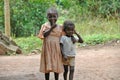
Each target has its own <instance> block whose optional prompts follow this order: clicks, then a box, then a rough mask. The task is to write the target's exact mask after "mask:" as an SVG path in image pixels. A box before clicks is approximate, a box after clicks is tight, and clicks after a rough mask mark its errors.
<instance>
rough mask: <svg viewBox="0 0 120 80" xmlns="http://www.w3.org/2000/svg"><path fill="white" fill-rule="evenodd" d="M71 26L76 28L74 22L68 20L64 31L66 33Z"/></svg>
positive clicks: (64, 24) (64, 25) (65, 22)
mask: <svg viewBox="0 0 120 80" xmlns="http://www.w3.org/2000/svg"><path fill="white" fill-rule="evenodd" d="M71 26H72V27H74V28H75V24H74V23H73V22H72V21H70V20H66V21H64V23H63V30H64V31H65V30H66V29H67V28H69V27H71Z"/></svg>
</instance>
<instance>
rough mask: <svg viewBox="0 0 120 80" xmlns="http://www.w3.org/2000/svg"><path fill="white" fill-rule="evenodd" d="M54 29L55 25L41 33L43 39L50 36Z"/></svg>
mask: <svg viewBox="0 0 120 80" xmlns="http://www.w3.org/2000/svg"><path fill="white" fill-rule="evenodd" d="M55 27H56V24H55V25H53V26H52V27H51V28H50V29H49V30H48V31H45V32H44V33H43V35H44V37H47V36H48V35H49V34H50V32H51V31H52V30H53V29H54V28H55Z"/></svg>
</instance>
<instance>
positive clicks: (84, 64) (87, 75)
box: [0, 45, 120, 80]
mask: <svg viewBox="0 0 120 80" xmlns="http://www.w3.org/2000/svg"><path fill="white" fill-rule="evenodd" d="M77 52H78V53H77V55H76V66H75V75H74V76H75V77H74V80H120V45H117V46H111V45H110V46H95V47H86V48H78V49H77ZM39 59H40V55H32V56H0V80H44V74H43V73H40V72H39ZM50 80H54V77H53V73H51V76H50ZM60 80H63V77H62V74H60Z"/></svg>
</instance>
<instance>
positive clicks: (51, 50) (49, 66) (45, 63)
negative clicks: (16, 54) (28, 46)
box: [38, 8, 64, 80]
mask: <svg viewBox="0 0 120 80" xmlns="http://www.w3.org/2000/svg"><path fill="white" fill-rule="evenodd" d="M47 19H48V21H49V22H46V23H44V24H43V25H42V27H41V30H40V33H39V35H38V37H39V38H40V39H42V40H43V47H42V54H41V64H40V71H41V72H43V73H45V80H49V75H50V72H54V76H55V80H58V78H59V73H61V72H63V71H64V69H63V64H62V55H61V50H60V44H59V40H60V37H61V35H62V27H61V26H59V25H57V24H56V21H57V19H58V12H57V10H56V9H55V8H50V9H48V11H47Z"/></svg>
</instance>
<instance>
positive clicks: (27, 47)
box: [15, 36, 42, 54]
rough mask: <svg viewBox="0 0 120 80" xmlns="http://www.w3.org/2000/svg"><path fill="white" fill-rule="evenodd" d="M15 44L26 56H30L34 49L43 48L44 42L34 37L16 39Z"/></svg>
mask: <svg viewBox="0 0 120 80" xmlns="http://www.w3.org/2000/svg"><path fill="white" fill-rule="evenodd" d="M15 42H16V43H17V44H18V45H19V46H20V47H21V49H22V51H23V53H24V54H28V53H30V52H31V51H32V50H34V49H38V48H41V45H42V41H41V40H40V39H39V38H37V37H34V36H31V37H27V38H25V37H22V38H16V39H15Z"/></svg>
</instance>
